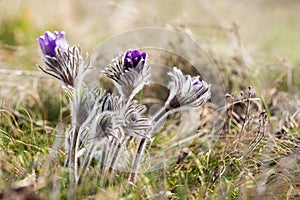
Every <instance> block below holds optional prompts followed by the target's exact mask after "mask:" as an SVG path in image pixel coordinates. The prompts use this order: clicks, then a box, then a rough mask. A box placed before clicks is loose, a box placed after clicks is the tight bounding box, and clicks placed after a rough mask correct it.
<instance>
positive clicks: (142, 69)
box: [104, 49, 150, 100]
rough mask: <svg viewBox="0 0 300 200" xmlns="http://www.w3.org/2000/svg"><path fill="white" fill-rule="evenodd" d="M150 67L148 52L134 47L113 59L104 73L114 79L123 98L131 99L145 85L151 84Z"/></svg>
mask: <svg viewBox="0 0 300 200" xmlns="http://www.w3.org/2000/svg"><path fill="white" fill-rule="evenodd" d="M149 68H150V67H149V65H148V63H147V53H145V52H140V51H139V50H136V49H134V50H127V51H126V52H125V54H121V55H120V56H119V57H117V58H115V59H114V60H112V62H111V64H110V65H109V66H108V67H107V68H105V69H104V74H105V75H106V76H107V77H108V78H110V79H112V80H113V83H114V85H115V86H116V88H117V89H118V91H119V93H120V94H121V96H122V98H123V99H126V100H131V99H132V98H133V97H134V95H135V94H136V93H137V92H139V91H140V90H141V89H142V88H143V87H144V85H147V84H149V77H150V72H149Z"/></svg>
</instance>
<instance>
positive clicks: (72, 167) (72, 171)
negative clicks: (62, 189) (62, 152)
mask: <svg viewBox="0 0 300 200" xmlns="http://www.w3.org/2000/svg"><path fill="white" fill-rule="evenodd" d="M79 129H80V127H79V126H77V125H76V126H75V129H74V131H73V132H72V136H73V137H72V141H71V144H70V149H69V163H68V166H69V187H70V188H69V192H68V198H69V199H75V198H76V196H75V191H76V185H77V184H76V179H77V174H76V173H77V162H76V160H77V159H76V143H77V139H78V133H79Z"/></svg>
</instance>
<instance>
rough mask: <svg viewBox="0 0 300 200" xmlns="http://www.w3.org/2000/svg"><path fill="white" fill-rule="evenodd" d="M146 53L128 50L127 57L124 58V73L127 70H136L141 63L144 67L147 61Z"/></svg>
mask: <svg viewBox="0 0 300 200" xmlns="http://www.w3.org/2000/svg"><path fill="white" fill-rule="evenodd" d="M146 55H147V54H146V53H145V52H142V53H141V52H139V51H138V50H136V49H135V50H128V51H127V52H126V53H125V57H124V68H123V72H125V71H126V70H129V69H133V68H136V67H137V66H138V65H139V63H141V65H144V63H145V60H146Z"/></svg>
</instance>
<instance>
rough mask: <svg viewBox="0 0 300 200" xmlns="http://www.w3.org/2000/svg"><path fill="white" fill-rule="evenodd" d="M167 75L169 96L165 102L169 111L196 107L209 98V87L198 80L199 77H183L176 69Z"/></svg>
mask: <svg viewBox="0 0 300 200" xmlns="http://www.w3.org/2000/svg"><path fill="white" fill-rule="evenodd" d="M168 74H169V75H170V76H171V81H170V83H169V89H170V95H169V98H168V100H167V105H168V107H169V109H175V108H179V107H198V106H200V105H201V104H203V103H204V102H206V101H208V100H209V99H210V98H211V92H210V85H208V84H207V83H206V82H205V81H203V80H199V77H197V76H195V77H191V76H190V75H183V73H182V72H181V70H180V69H177V68H176V67H174V69H173V71H172V72H169V73H168Z"/></svg>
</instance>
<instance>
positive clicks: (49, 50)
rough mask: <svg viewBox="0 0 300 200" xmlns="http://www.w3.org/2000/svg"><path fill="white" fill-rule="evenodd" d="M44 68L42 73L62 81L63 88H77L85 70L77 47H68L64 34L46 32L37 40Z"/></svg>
mask: <svg viewBox="0 0 300 200" xmlns="http://www.w3.org/2000/svg"><path fill="white" fill-rule="evenodd" d="M38 42H39V45H40V48H41V51H42V53H43V61H44V62H45V64H46V66H45V67H41V66H39V65H38V68H40V69H41V70H42V71H43V72H45V73H46V74H49V75H51V76H53V77H55V78H57V79H58V80H60V81H62V82H63V83H64V85H65V86H71V87H77V86H78V85H79V83H80V82H81V80H82V78H83V76H84V72H85V71H86V69H87V68H85V67H84V66H83V59H82V56H81V50H80V48H79V46H76V45H74V46H73V47H69V45H68V43H67V41H66V38H65V33H64V32H57V31H55V32H54V33H51V32H49V31H47V32H46V33H45V34H44V35H42V36H40V37H39V38H38Z"/></svg>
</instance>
